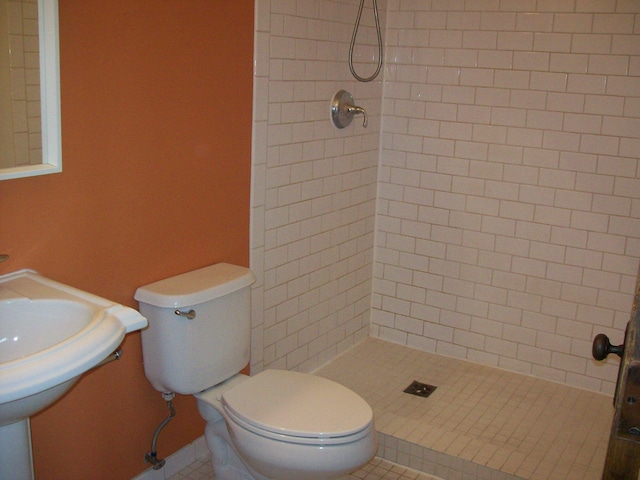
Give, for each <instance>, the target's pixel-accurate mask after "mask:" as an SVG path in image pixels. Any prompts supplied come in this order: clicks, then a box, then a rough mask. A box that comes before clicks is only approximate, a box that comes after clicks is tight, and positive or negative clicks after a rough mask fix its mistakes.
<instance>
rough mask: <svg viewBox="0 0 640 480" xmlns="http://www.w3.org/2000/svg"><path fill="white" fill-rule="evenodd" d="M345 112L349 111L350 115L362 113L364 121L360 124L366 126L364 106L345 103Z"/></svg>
mask: <svg viewBox="0 0 640 480" xmlns="http://www.w3.org/2000/svg"><path fill="white" fill-rule="evenodd" d="M347 112H349V113H350V114H351V115H356V114H358V113H361V114H362V115H364V122H362V126H363V127H364V128H367V123H368V122H367V112H366V110H365V109H364V108H362V107H358V106H356V105H347Z"/></svg>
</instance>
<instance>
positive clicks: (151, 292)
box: [133, 263, 256, 308]
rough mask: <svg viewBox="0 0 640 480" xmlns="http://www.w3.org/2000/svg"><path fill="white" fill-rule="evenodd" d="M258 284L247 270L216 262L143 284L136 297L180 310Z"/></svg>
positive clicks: (142, 300)
mask: <svg viewBox="0 0 640 480" xmlns="http://www.w3.org/2000/svg"><path fill="white" fill-rule="evenodd" d="M255 281H256V277H255V275H254V274H253V272H252V271H251V270H249V269H248V268H246V267H241V266H238V265H232V264H230V263H216V264H214V265H210V266H208V267H204V268H200V269H198V270H193V271H191V272H186V273H182V274H180V275H176V276H174V277H169V278H165V279H164V280H159V281H157V282H154V283H150V284H149V285H144V286H142V287H140V288H138V289H137V290H136V293H135V295H134V297H133V298H135V299H136V300H137V301H138V302H140V303H146V304H149V305H154V306H156V307H163V308H178V307H185V306H189V305H197V304H199V303H203V302H207V301H209V300H214V299H216V298H218V297H222V296H224V295H227V294H229V293H232V292H235V291H236V290H240V289H241V288H244V287H248V286H250V285H251V284H253V282H255Z"/></svg>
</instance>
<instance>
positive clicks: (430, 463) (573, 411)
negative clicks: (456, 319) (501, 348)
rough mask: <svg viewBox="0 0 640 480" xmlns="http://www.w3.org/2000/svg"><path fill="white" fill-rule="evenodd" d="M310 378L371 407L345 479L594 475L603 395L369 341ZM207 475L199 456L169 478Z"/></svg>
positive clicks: (607, 410) (604, 438)
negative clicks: (362, 462)
mask: <svg viewBox="0 0 640 480" xmlns="http://www.w3.org/2000/svg"><path fill="white" fill-rule="evenodd" d="M317 374H318V375H321V376H324V377H327V378H331V379H333V380H336V381H338V382H339V383H342V384H344V385H346V386H347V387H349V388H351V389H352V390H354V391H356V392H357V393H358V394H360V395H361V396H362V397H363V398H365V399H366V400H367V401H368V402H369V404H370V405H371V406H372V408H373V410H374V414H375V418H376V428H377V429H378V431H379V434H380V435H379V438H380V446H379V449H378V457H376V458H375V459H374V460H373V461H372V462H371V463H370V464H368V465H367V466H365V467H364V468H363V469H361V470H360V471H358V472H355V473H354V474H352V475H351V477H350V478H351V480H354V479H367V480H374V479H375V480H383V479H384V480H391V479H394V480H398V479H402V480H405V479H415V480H427V479H432V478H434V477H431V476H430V475H427V474H432V475H436V477H439V478H443V479H445V480H511V479H528V480H573V479H575V480H597V479H598V480H599V479H600V477H601V474H602V467H603V464H604V456H605V453H606V447H607V442H608V434H609V429H610V426H611V420H612V416H613V407H612V400H611V398H610V397H608V396H605V395H601V394H598V393H592V392H587V391H584V390H580V389H576V388H571V387H568V386H565V385H560V384H556V383H552V382H548V381H544V380H540V379H536V378H533V377H528V376H524V375H518V374H515V373H511V372H506V371H503V370H498V369H495V368H490V367H485V366H481V365H477V364H474V363H469V362H466V361H463V360H456V359H451V358H446V357H441V356H438V355H432V354H428V353H425V352H420V351H417V350H413V349H409V348H407V347H403V346H399V345H395V344H392V343H389V342H384V341H381V340H377V339H373V338H369V339H367V340H365V341H364V342H362V343H360V344H359V345H356V346H355V347H353V348H351V349H350V350H348V351H347V352H346V353H344V354H343V355H342V356H340V357H338V358H336V359H335V360H333V361H332V362H331V363H329V364H328V365H326V366H325V367H323V368H322V369H321V370H320V371H318V372H317ZM413 380H418V381H420V382H424V383H428V384H431V385H435V386H437V389H436V390H435V392H434V393H432V394H431V396H429V397H428V398H420V397H416V396H413V395H408V394H406V393H403V389H404V388H405V387H407V386H408V385H409V384H410V383H411V382H412V381H413ZM379 457H383V458H379ZM390 462H393V463H390ZM212 478H213V473H212V472H211V466H210V464H209V462H208V460H206V459H205V460H204V461H202V460H199V461H196V462H195V463H194V464H192V465H191V466H189V467H187V468H186V469H185V470H183V471H181V472H180V473H178V474H176V475H174V476H173V477H171V479H170V480H187V479H188V480H205V479H206V480H209V479H212Z"/></svg>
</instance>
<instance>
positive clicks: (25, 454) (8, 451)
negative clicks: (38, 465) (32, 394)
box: [0, 418, 33, 480]
mask: <svg viewBox="0 0 640 480" xmlns="http://www.w3.org/2000/svg"><path fill="white" fill-rule="evenodd" d="M0 472H2V478H3V479H6V480H31V479H33V459H32V456H31V429H30V427H29V419H28V418H25V419H24V420H20V421H19V422H15V423H11V424H9V425H4V426H2V427H0Z"/></svg>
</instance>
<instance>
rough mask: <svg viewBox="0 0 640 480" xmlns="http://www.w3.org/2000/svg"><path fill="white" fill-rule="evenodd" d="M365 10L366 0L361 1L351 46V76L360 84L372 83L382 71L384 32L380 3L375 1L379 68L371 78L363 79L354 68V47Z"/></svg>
mask: <svg viewBox="0 0 640 480" xmlns="http://www.w3.org/2000/svg"><path fill="white" fill-rule="evenodd" d="M363 8H364V0H360V8H359V9H358V17H357V18H356V23H355V25H354V26H353V35H352V36H351V44H350V45H349V70H351V74H352V75H353V76H354V77H355V79H356V80H358V81H360V82H370V81H371V80H373V79H374V78H376V77H377V76H378V74H379V73H380V69H381V68H382V32H381V30H380V18H379V15H378V2H377V0H373V16H374V17H375V20H376V33H377V34H378V66H377V67H376V71H375V72H373V75H371V76H370V77H361V76H360V75H358V74H357V73H356V70H355V68H354V67H353V47H354V46H355V44H356V36H357V35H358V27H359V26H360V17H362V9H363Z"/></svg>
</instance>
